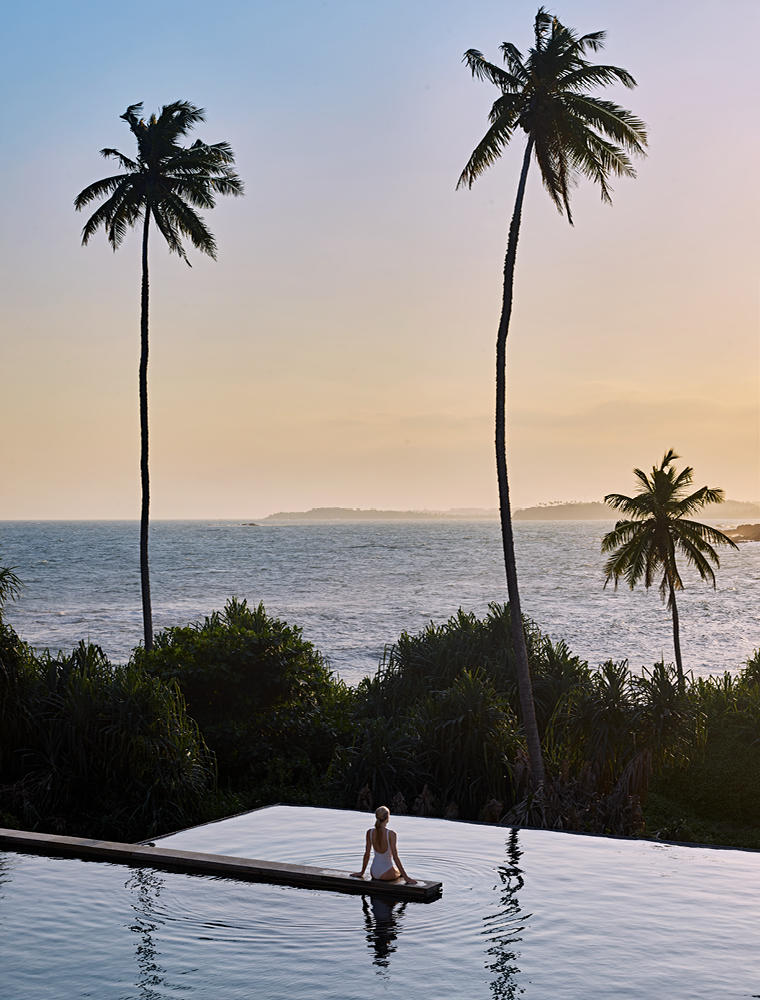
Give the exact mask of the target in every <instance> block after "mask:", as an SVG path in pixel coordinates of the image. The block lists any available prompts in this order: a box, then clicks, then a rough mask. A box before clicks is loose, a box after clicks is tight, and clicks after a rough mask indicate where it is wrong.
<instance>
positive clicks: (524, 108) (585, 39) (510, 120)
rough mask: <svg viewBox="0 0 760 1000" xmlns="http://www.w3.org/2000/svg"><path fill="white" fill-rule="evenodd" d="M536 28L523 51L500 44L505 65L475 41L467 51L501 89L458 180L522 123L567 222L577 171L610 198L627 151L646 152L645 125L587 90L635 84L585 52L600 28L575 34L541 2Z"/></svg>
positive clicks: (627, 172)
mask: <svg viewBox="0 0 760 1000" xmlns="http://www.w3.org/2000/svg"><path fill="white" fill-rule="evenodd" d="M534 33H535V45H534V47H533V48H531V49H530V50H529V52H528V55H527V56H526V57H523V55H522V53H521V52H520V50H519V49H518V48H517V47H516V46H515V45H513V44H512V43H511V42H504V43H503V44H502V45H501V52H502V56H503V59H504V63H505V66H506V68H501V67H499V66H495V65H494V64H493V63H490V62H488V61H487V60H486V59H485V58H484V57H483V55H482V53H480V52H478V50H477V49H469V50H468V51H467V52H466V53H465V56H464V61H465V62H466V63H467V65H468V66H469V68H470V70H471V71H472V75H473V76H475V77H478V78H479V79H481V80H488V81H489V82H491V83H493V84H495V85H496V86H497V87H498V88H499V89H500V90H501V97H499V98H498V99H497V100H496V101H495V102H494V105H493V107H492V108H491V113H490V115H489V120H490V122H491V125H490V127H489V129H488V131H487V132H486V134H485V135H484V136H483V138H482V139H481V140H480V142H479V143H478V145H477V146H476V147H475V149H474V151H473V153H472V156H471V157H470V159H469V161H468V163H467V165H466V167H465V168H464V170H463V171H462V174H461V176H460V178H459V183H458V184H457V187H460V186H462V185H467V186H468V187H472V184H473V182H474V181H475V180H476V179H477V178H478V177H479V176H480V175H481V174H482V173H483V172H484V171H485V170H486V169H487V168H488V167H489V166H491V164H493V163H495V162H496V160H497V159H498V158H499V156H500V155H501V153H502V151H503V149H504V148H505V147H506V146H507V144H508V143H509V141H510V140H511V139H512V136H513V134H514V132H515V129H517V128H521V129H522V130H523V131H524V132H525V133H527V135H528V138H529V141H531V142H532V144H533V150H534V153H535V157H536V162H537V163H538V166H539V169H540V171H541V178H542V180H543V183H544V186H545V187H546V190H547V191H548V192H549V195H550V196H551V199H552V201H553V202H554V203H555V205H556V206H557V208H558V209H559V211H560V212H564V213H565V214H566V216H567V219H568V222H570V223H572V221H573V217H572V213H571V211H570V187H571V185H572V183H573V181H574V180H575V178H576V177H577V175H579V174H582V175H585V176H586V177H588V178H590V179H591V180H592V181H594V182H596V183H597V184H598V185H599V188H600V190H601V195H602V199H603V200H604V201H607V202H609V201H611V189H610V186H609V177H610V175H611V174H616V175H619V176H628V177H633V176H635V171H634V169H633V166H632V164H631V159H630V154H632V153H643V152H644V148H645V146H646V144H647V134H646V127H645V125H644V123H643V122H642V121H641V120H640V119H639V118H636V117H635V116H634V115H633V114H631V112H630V111H626V110H625V109H624V108H621V107H620V106H619V105H617V104H614V103H613V102H612V101H605V100H600V99H599V98H597V97H593V96H591V95H590V94H588V93H586V91H585V88H586V87H589V86H607V85H609V84H612V83H621V84H623V86H625V87H635V86H636V81H635V80H634V79H633V77H632V76H631V74H630V73H628V72H627V71H626V70H624V69H620V68H619V67H617V66H607V65H603V64H599V65H593V64H592V63H590V62H589V61H588V60H587V59H586V58H585V54H586V53H587V52H589V51H591V52H596V51H598V50H599V49H601V48H602V46H603V44H604V38H605V32H604V31H594V32H592V33H590V34H586V35H581V36H578V35H576V34H575V32H573V31H572V30H571V29H570V28H566V27H565V26H564V25H563V24H561V23H560V22H559V21H558V20H557V18H556V17H552V16H551V15H550V14H548V13H547V12H546V11H545V9H544V8H543V7H540V8H539V10H538V13H537V14H536V20H535V26H534Z"/></svg>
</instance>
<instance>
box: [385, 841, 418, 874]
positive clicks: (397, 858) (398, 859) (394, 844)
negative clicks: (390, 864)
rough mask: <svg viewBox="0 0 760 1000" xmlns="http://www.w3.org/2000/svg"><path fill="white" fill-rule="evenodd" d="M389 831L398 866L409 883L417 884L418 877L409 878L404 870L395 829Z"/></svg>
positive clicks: (392, 851)
mask: <svg viewBox="0 0 760 1000" xmlns="http://www.w3.org/2000/svg"><path fill="white" fill-rule="evenodd" d="M388 833H389V834H390V837H389V838H388V839H389V840H390V842H391V854H392V855H393V860H394V861H395V862H396V867H397V868H398V870H399V871H400V872H401V876H402V878H404V879H405V880H406V881H407V882H408V883H409V885H416V884H417V879H416V878H409V876H408V875H407V874H406V872H405V871H404V866H403V865H402V864H401V858H400V857H399V856H398V847H397V846H396V844H397V842H398V838H397V837H396V833H395V831H393V830H389V831H388Z"/></svg>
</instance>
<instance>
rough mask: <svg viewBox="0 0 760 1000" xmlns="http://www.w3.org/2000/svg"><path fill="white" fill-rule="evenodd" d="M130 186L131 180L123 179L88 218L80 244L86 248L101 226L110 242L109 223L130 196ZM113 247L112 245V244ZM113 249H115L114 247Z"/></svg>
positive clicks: (129, 178) (128, 178)
mask: <svg viewBox="0 0 760 1000" xmlns="http://www.w3.org/2000/svg"><path fill="white" fill-rule="evenodd" d="M131 186H132V178H131V177H125V178H123V180H122V183H121V184H120V185H119V186H117V188H116V190H115V191H114V192H113V194H112V195H111V197H110V198H108V199H107V200H106V201H104V202H103V203H102V204H101V205H99V206H98V208H97V209H96V210H95V211H94V212H93V213H92V215H91V216H90V218H89V219H88V220H87V222H85V224H84V227H83V229H82V244H83V245H84V246H86V245H87V244H88V243H89V242H90V240H91V239H92V237H93V236H94V235H95V233H96V232H97V231H98V229H100V227H101V226H102V227H103V228H104V229H105V231H106V236H107V237H108V239H109V242H110V235H109V233H110V228H111V222H112V220H113V217H114V215H115V214H116V213H117V212H118V210H119V208H120V207H121V205H122V203H123V202H124V200H125V199H126V198H128V197H129V196H130V193H131V192H130V190H129V189H130V187H131ZM112 246H113V244H112ZM114 249H116V247H115V246H114Z"/></svg>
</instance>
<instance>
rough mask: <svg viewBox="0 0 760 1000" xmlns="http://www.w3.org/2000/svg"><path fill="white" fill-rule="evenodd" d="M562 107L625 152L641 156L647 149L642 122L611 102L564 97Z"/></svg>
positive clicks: (572, 94)
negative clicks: (601, 133)
mask: <svg viewBox="0 0 760 1000" xmlns="http://www.w3.org/2000/svg"><path fill="white" fill-rule="evenodd" d="M562 100H563V103H564V104H565V106H566V107H567V108H568V110H569V111H572V112H573V113H574V114H575V115H577V116H578V118H580V119H581V120H582V121H583V122H584V123H585V124H587V125H590V126H593V128H595V129H597V130H598V131H600V132H603V133H605V134H606V135H608V136H609V137H610V138H611V139H613V140H614V141H615V142H617V143H620V144H621V145H622V146H623V147H624V148H625V149H627V150H629V151H630V152H632V153H636V154H637V155H643V154H644V152H645V148H646V145H647V141H648V139H647V131H646V126H645V125H644V122H643V121H642V120H641V119H640V118H637V117H636V116H635V115H632V114H631V113H630V112H629V111H626V110H625V108H621V107H620V106H619V105H618V104H614V103H613V102H612V101H603V100H600V99H599V98H597V97H591V96H590V95H589V94H574V93H569V92H568V93H565V94H563V96H562Z"/></svg>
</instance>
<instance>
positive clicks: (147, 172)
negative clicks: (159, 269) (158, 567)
mask: <svg viewBox="0 0 760 1000" xmlns="http://www.w3.org/2000/svg"><path fill="white" fill-rule="evenodd" d="M141 112H142V104H131V105H130V106H129V107H128V108H127V110H126V111H125V112H124V114H123V115H121V116H120V117H121V118H122V119H123V120H124V121H125V122H126V123H127V124H128V125H129V127H130V129H131V131H132V134H133V135H134V137H135V139H136V141H137V156H136V157H135V159H132V158H130V157H128V156H124V155H123V154H122V153H120V152H119V151H118V149H101V151H100V152H101V155H102V156H105V157H106V158H111V159H114V160H116V161H117V162H118V164H119V166H120V167H121V168H122V173H119V174H114V175H113V176H111V177H104V178H103V179H102V180H99V181H95V183H94V184H90V185H88V187H86V188H85V189H84V190H83V191H80V193H79V194H78V195H77V197H76V199H75V201H74V207H75V208H76V209H77V210H80V209H82V208H84V207H85V205H89V204H90V202H92V201H96V200H99V199H102V198H104V199H105V201H103V203H102V204H101V205H100V206H99V207H98V208H97V209H96V210H95V211H94V212H93V214H92V215H91V216H90V218H89V219H88V220H87V222H86V223H85V226H84V229H83V230H82V243H83V244H86V243H88V242H89V241H90V238H91V237H92V236H93V235H94V234H95V232H97V230H98V229H99V228H100V227H101V226H102V227H103V229H104V230H105V233H106V236H107V238H108V242H109V243H110V244H111V246H112V247H113V249H114V250H117V249H118V248H119V246H120V245H121V243H122V241H123V239H124V236H125V235H126V233H127V230H128V229H129V228H131V227H132V226H134V225H136V224H137V223H138V222H139V221H140V220H142V294H141V304H140V375H139V391H140V481H141V486H142V504H141V512H140V580H141V587H142V608H143V631H144V637H145V648H146V649H152V648H153V613H152V610H151V602H150V576H149V570H148V522H149V509H150V479H149V475H148V232H149V229H150V222H151V219H153V221H154V222H155V224H156V227H157V228H158V231H159V233H161V235H162V236H163V238H164V240H165V241H166V243H167V245H168V247H169V250H170V251H171V252H172V253H176V254H178V255H179V256H180V257H181V258H182V259H183V260H184V261H185V263H186V264H188V265H189V264H190V261H189V260H188V259H187V254H186V253H185V248H184V246H183V242H182V241H183V238H187V239H189V240H190V242H191V243H192V244H193V246H194V247H195V248H196V249H197V250H200V251H201V253H205V254H207V255H208V256H209V257H213V258H216V241H215V240H214V237H213V234H212V233H211V232H210V231H209V229H208V228H207V226H206V223H205V222H204V221H203V219H202V217H201V216H200V215H198V213H197V212H196V211H195V209H196V208H213V207H214V204H215V200H214V196H215V195H217V194H231V195H240V194H242V193H243V184H242V181H241V180H240V178H239V177H238V176H237V174H236V173H235V172H234V170H233V169H232V167H233V164H234V162H235V157H234V155H233V153H232V149H231V147H230V144H229V143H228V142H218V143H215V144H214V145H207V144H206V143H205V142H201V141H200V139H198V140H196V141H195V142H194V143H193V144H192V145H191V146H182V145H180V142H181V140H182V139H183V137H184V136H185V135H187V133H188V132H189V131H190V130H191V129H192V128H193V126H194V125H196V124H197V123H198V122H202V121H205V117H206V114H205V111H204V110H203V109H202V108H196V107H195V106H194V105H192V104H189V103H188V102H187V101H175V102H174V103H173V104H166V105H164V106H163V107H162V108H161V112H160V114H158V115H151V116H150V119H149V120H148V121H147V122H146V121H145V120H144V119H143V118H141V117H140V114H141Z"/></svg>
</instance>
